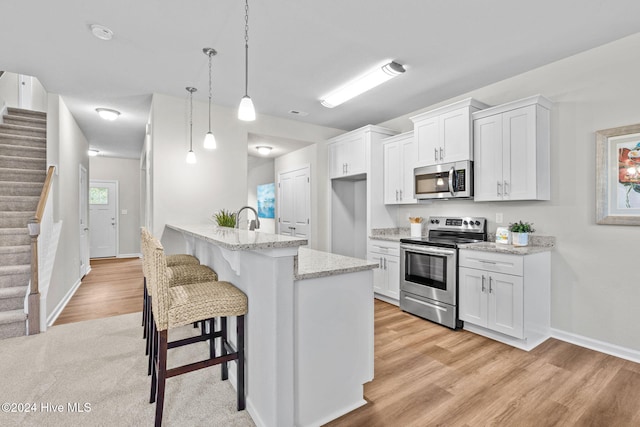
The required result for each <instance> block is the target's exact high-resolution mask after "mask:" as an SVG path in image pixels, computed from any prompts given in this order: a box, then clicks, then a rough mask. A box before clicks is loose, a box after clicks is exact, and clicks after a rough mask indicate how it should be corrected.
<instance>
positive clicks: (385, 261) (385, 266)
mask: <svg viewBox="0 0 640 427" xmlns="http://www.w3.org/2000/svg"><path fill="white" fill-rule="evenodd" d="M382 259H384V269H385V270H386V269H387V259H386V258H382Z"/></svg>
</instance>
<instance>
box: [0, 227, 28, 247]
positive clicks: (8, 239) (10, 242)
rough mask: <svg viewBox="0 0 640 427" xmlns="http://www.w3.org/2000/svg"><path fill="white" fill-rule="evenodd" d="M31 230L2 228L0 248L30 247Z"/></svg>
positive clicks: (25, 228) (0, 230) (0, 229)
mask: <svg viewBox="0 0 640 427" xmlns="http://www.w3.org/2000/svg"><path fill="white" fill-rule="evenodd" d="M30 244H31V236H29V230H28V229H27V227H24V228H0V246H22V245H30Z"/></svg>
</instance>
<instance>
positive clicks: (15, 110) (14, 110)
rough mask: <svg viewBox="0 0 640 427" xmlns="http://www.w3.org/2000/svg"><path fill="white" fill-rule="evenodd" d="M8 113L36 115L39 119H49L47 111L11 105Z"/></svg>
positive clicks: (23, 115) (11, 114)
mask: <svg viewBox="0 0 640 427" xmlns="http://www.w3.org/2000/svg"><path fill="white" fill-rule="evenodd" d="M7 114H8V115H10V116H21V117H35V118H37V119H43V120H46V119H47V113H45V112H43V111H35V110H25V109H24V108H16V107H9V108H7Z"/></svg>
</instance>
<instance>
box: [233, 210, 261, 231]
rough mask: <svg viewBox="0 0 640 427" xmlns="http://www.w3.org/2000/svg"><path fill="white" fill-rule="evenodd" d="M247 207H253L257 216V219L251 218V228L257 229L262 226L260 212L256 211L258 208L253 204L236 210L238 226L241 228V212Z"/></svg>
mask: <svg viewBox="0 0 640 427" xmlns="http://www.w3.org/2000/svg"><path fill="white" fill-rule="evenodd" d="M245 209H251V210H252V211H253V214H254V215H255V216H256V219H252V220H251V224H250V225H249V230H255V229H256V228H260V219H259V218H258V212H256V210H255V209H253V208H252V207H251V206H243V207H241V208H240V209H238V212H236V228H240V212H242V211H243V210H245Z"/></svg>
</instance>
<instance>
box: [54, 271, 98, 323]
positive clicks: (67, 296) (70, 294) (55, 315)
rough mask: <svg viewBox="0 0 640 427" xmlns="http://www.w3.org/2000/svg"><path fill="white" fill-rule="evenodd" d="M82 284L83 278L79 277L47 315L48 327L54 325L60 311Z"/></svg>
mask: <svg viewBox="0 0 640 427" xmlns="http://www.w3.org/2000/svg"><path fill="white" fill-rule="evenodd" d="M89 271H91V270H89ZM87 274H89V272H87ZM81 284H82V280H81V279H78V280H77V281H76V283H74V284H73V286H72V287H71V289H69V291H68V292H67V294H66V295H65V296H64V298H62V300H61V301H60V302H59V303H58V305H57V306H56V308H54V309H53V310H52V311H51V313H50V314H49V316H47V327H51V326H53V324H54V323H55V321H56V320H57V319H58V316H60V313H62V310H64V308H65V307H66V306H67V304H68V303H69V300H70V299H71V297H73V295H74V294H75V293H76V291H77V290H78V288H79V287H80V285H81Z"/></svg>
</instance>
